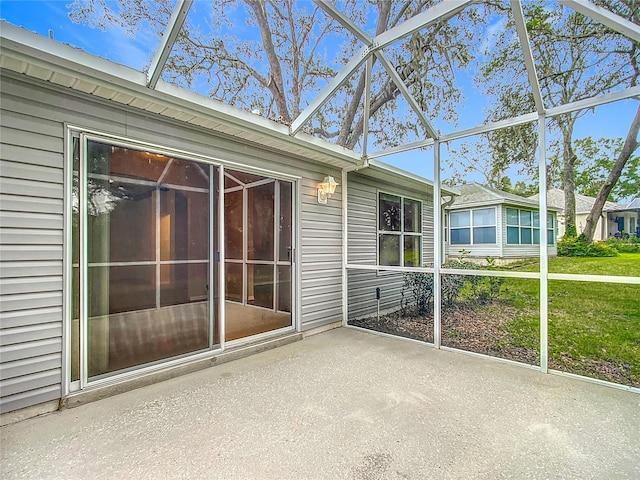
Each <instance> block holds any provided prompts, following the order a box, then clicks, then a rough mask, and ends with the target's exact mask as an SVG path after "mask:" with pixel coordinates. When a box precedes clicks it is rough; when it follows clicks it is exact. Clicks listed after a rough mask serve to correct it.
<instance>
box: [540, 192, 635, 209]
mask: <svg viewBox="0 0 640 480" xmlns="http://www.w3.org/2000/svg"><path fill="white" fill-rule="evenodd" d="M575 196H576V213H577V214H583V213H589V212H590V211H591V208H592V207H593V204H594V203H595V201H596V199H595V198H593V197H588V196H586V195H581V194H579V193H576V194H575ZM529 198H530V199H532V200H535V201H538V194H535V195H532V196H530V197H529ZM547 205H548V206H553V207H554V208H556V209H558V210H560V212H561V213H564V190H562V189H561V188H552V189H551V190H548V191H547ZM621 207H623V206H622V205H618V204H617V203H614V202H605V204H604V207H603V209H602V210H603V211H611V210H619V209H620V208H621ZM623 208H624V207H623Z"/></svg>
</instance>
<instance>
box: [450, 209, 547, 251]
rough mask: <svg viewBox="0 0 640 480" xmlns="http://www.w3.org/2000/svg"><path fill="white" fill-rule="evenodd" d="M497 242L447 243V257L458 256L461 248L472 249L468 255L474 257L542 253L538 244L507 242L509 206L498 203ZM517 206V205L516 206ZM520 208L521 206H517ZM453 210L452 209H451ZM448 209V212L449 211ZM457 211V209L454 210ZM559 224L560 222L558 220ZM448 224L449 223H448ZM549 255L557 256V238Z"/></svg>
mask: <svg viewBox="0 0 640 480" xmlns="http://www.w3.org/2000/svg"><path fill="white" fill-rule="evenodd" d="M496 208H497V211H496V222H497V225H496V244H495V245H450V243H449V242H447V243H446V245H445V253H446V255H447V258H456V257H457V256H458V255H459V254H460V250H462V249H465V250H467V251H470V253H468V254H467V256H468V257H470V258H474V259H484V258H487V257H490V258H525V257H538V256H539V255H540V247H539V246H538V245H510V244H507V208H506V207H505V206H504V205H496ZM514 208H516V207H514ZM517 208H520V207H517ZM460 210H468V208H460ZM449 211H452V210H449ZM449 211H447V214H448V212H449ZM453 211H455V210H453ZM556 224H558V222H556ZM447 225H448V223H447ZM547 253H548V255H551V256H555V255H557V254H558V247H557V240H556V244H554V245H553V246H551V245H550V246H549V248H548V249H547Z"/></svg>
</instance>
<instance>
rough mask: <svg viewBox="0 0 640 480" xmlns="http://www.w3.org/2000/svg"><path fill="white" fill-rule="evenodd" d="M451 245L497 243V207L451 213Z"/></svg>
mask: <svg viewBox="0 0 640 480" xmlns="http://www.w3.org/2000/svg"><path fill="white" fill-rule="evenodd" d="M449 236H450V238H451V245H483V244H495V243H496V209H495V208H493V207H491V208H478V209H474V210H461V211H458V212H450V213H449Z"/></svg>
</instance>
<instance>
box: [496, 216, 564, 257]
mask: <svg viewBox="0 0 640 480" xmlns="http://www.w3.org/2000/svg"><path fill="white" fill-rule="evenodd" d="M508 210H516V211H517V212H518V225H515V224H512V223H509V215H508ZM520 212H532V213H535V212H539V210H533V209H529V208H520V207H509V206H505V210H504V219H505V222H504V223H505V234H506V238H505V244H506V245H540V241H539V242H538V243H535V242H534V241H533V238H534V237H533V230H538V232H539V235H538V238H539V239H540V240H542V238H540V237H541V234H542V232H543V231H544V232H546V234H547V236H546V238H545V242H546V245H547V247H553V246H554V245H555V244H556V235H555V232H556V224H557V223H558V221H557V216H556V215H554V214H553V212H547V216H548V215H551V217H552V218H553V226H552V227H551V228H549V224H548V220H549V219H548V217H547V218H545V220H544V227H542V219H541V218H540V215H538V226H537V227H536V226H534V225H533V215H532V216H531V218H532V220H531V225H520ZM509 227H512V228H517V229H518V243H509ZM523 228H531V230H532V232H531V243H522V229H523ZM549 232H551V234H552V237H551V238H552V240H553V243H549V237H548V235H549Z"/></svg>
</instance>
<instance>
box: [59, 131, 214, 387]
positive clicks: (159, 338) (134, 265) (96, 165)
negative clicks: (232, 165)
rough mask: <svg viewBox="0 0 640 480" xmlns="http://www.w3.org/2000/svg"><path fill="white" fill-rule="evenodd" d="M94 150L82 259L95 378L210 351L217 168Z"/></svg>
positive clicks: (92, 145)
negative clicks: (212, 257)
mask: <svg viewBox="0 0 640 480" xmlns="http://www.w3.org/2000/svg"><path fill="white" fill-rule="evenodd" d="M84 148H85V155H84V162H83V168H82V169H79V170H78V169H77V170H76V172H75V175H76V182H75V184H76V186H77V188H75V189H74V190H76V191H75V192H74V196H76V198H79V199H80V202H79V204H78V206H79V207H80V208H77V209H75V210H77V211H78V214H79V217H80V218H82V219H83V220H84V221H83V222H78V221H77V220H76V221H74V224H77V225H78V226H80V223H82V224H84V225H83V226H84V230H83V231H82V240H83V242H82V243H80V242H79V241H76V242H74V250H75V251H74V257H76V258H77V259H78V264H77V266H76V268H77V269H78V270H77V271H78V278H77V282H78V284H77V286H78V290H79V292H78V293H81V295H80V296H79V298H80V299H81V300H80V302H79V304H83V305H82V306H83V308H82V310H83V311H84V313H85V314H84V318H85V319H86V320H85V323H84V327H85V328H84V336H85V344H84V347H85V351H86V353H85V355H86V368H87V375H86V376H87V378H88V379H89V380H91V379H96V378H99V377H101V376H103V375H105V374H109V373H112V372H116V371H122V370H125V369H128V368H131V367H136V366H139V365H143V364H149V363H152V362H157V361H159V360H164V359H167V358H172V357H176V356H179V355H183V354H186V353H191V352H195V351H199V350H205V349H208V348H209V347H210V344H211V342H212V330H211V325H212V322H211V318H210V317H211V315H210V299H209V295H210V291H211V289H210V288H209V285H210V283H211V282H210V279H212V278H213V275H212V272H211V265H212V262H211V259H210V257H211V250H212V249H211V239H212V232H211V230H212V229H211V225H212V223H211V222H212V221H213V218H211V217H212V216H211V212H213V211H215V209H211V205H212V200H213V198H214V196H213V194H212V191H211V190H212V187H211V186H212V185H214V184H215V182H212V181H211V180H212V177H213V178H215V176H216V174H217V168H216V167H213V166H210V165H207V164H200V163H197V162H193V161H188V160H183V159H178V158H173V157H170V156H167V155H163V154H158V153H153V152H148V151H144V150H139V149H135V148H129V147H123V146H117V145H111V144H109V143H104V142H100V141H95V140H87V141H86V143H85V145H84ZM79 164H80V162H79V161H78V163H77V166H79ZM74 237H76V238H77V237H78V236H76V235H74ZM77 240H79V238H77ZM81 245H84V249H83V247H82V246H81ZM81 257H82V261H81V260H80V258H81ZM77 313H78V314H79V313H80V309H77ZM73 364H74V362H72V367H73ZM72 370H74V369H73V368H72ZM75 370H77V368H76V369H75ZM78 375H79V372H77V371H75V372H72V377H74V378H77V377H78Z"/></svg>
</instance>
